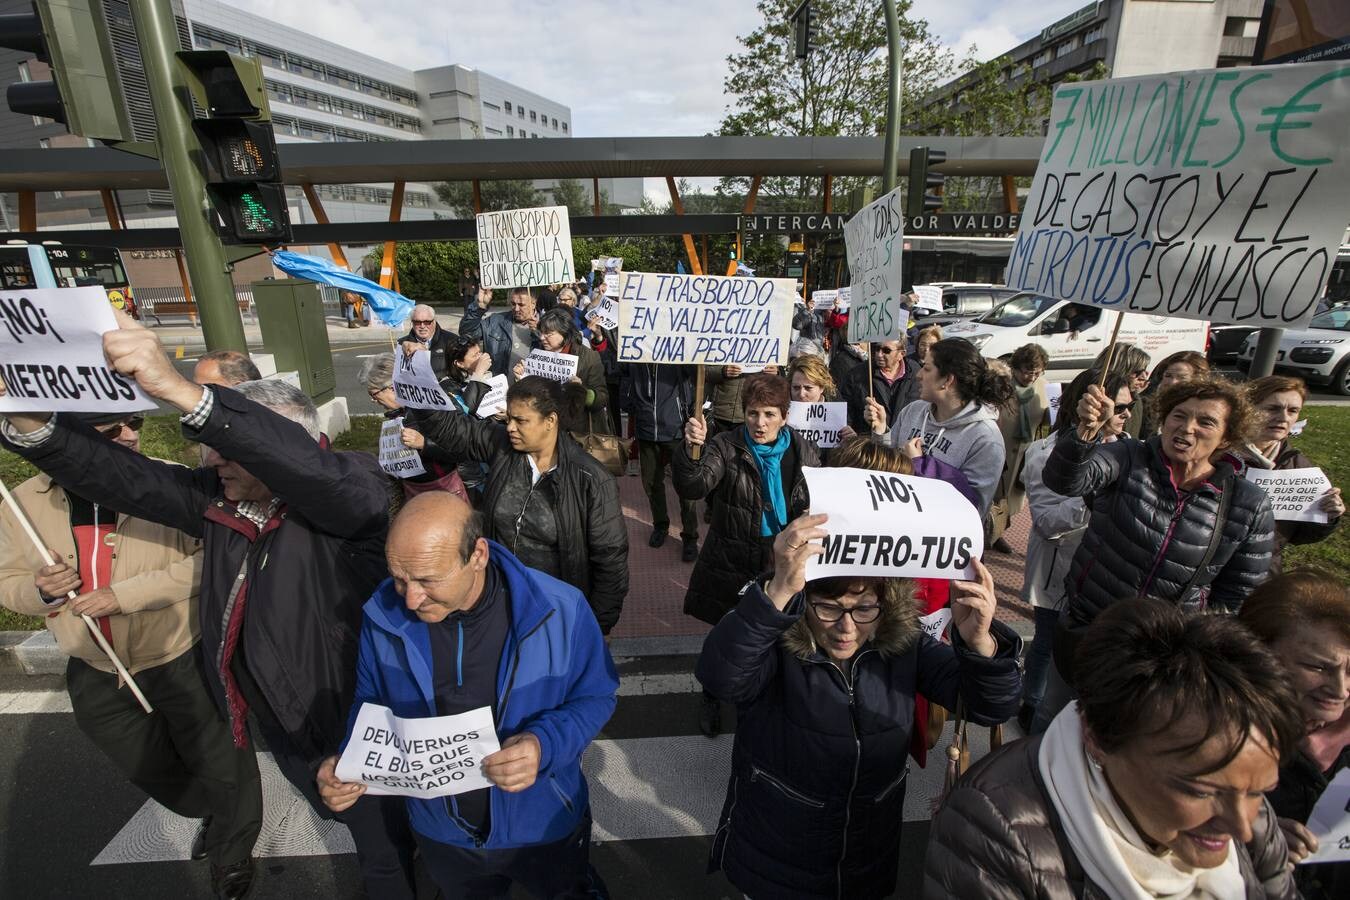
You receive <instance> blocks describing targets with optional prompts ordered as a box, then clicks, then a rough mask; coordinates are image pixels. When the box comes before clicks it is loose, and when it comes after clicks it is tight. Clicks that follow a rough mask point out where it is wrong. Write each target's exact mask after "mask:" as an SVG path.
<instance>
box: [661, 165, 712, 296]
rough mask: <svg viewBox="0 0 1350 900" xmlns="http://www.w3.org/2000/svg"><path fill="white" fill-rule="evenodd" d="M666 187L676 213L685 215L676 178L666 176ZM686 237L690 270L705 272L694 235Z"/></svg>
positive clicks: (686, 235) (682, 236) (695, 272)
mask: <svg viewBox="0 0 1350 900" xmlns="http://www.w3.org/2000/svg"><path fill="white" fill-rule="evenodd" d="M666 188H667V189H668V190H669V191H670V205H671V208H672V209H674V210H675V215H677V216H682V215H684V204H683V203H681V202H680V191H679V189H678V188H676V187H675V179H674V178H672V177H671V176H669V175H667V176H666ZM680 237H681V238H683V239H684V252H685V254H687V255H688V257H689V271H690V272H691V273H692V274H694V275H702V274H703V266H702V265H701V264H700V263H699V261H698V251H696V250H695V249H694V236H693V235H692V234H688V233H685V234H682V235H680Z"/></svg>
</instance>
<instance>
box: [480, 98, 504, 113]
mask: <svg viewBox="0 0 1350 900" xmlns="http://www.w3.org/2000/svg"><path fill="white" fill-rule="evenodd" d="M483 108H484V109H490V110H492V111H493V112H501V111H502V108H501V107H500V106H498V105H497V104H495V103H489V102H487V101H486V100H484V101H483Z"/></svg>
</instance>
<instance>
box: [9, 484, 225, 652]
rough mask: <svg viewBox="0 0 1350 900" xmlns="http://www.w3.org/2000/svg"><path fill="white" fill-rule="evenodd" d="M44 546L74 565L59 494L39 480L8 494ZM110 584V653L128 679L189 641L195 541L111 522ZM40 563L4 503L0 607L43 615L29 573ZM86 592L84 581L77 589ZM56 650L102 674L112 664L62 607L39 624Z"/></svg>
mask: <svg viewBox="0 0 1350 900" xmlns="http://www.w3.org/2000/svg"><path fill="white" fill-rule="evenodd" d="M13 493H14V499H15V500H16V501H17V502H18V504H19V506H20V507H22V508H23V510H24V512H26V513H27V514H28V516H29V519H30V520H31V521H32V523H33V527H34V528H35V529H36V530H37V533H38V535H39V536H40V537H41V538H42V540H43V541H44V542H46V544H47V546H48V547H50V548H51V549H52V550H54V551H56V553H57V555H58V556H59V558H60V559H61V561H62V562H64V563H66V564H67V565H70V566H78V565H79V561H78V559H77V557H76V546H75V535H74V533H73V532H72V531H71V528H70V507H69V504H68V503H67V500H66V492H65V491H64V490H62V489H61V487H60V486H58V485H56V484H54V483H53V482H52V480H51V479H50V478H48V477H47V476H46V475H37V476H35V477H33V478H30V479H28V480H27V481H25V482H24V483H23V484H21V485H19V487H18V488H16V489H15V490H14V492H13ZM111 550H112V554H113V561H112V584H110V585H106V586H107V587H111V588H112V591H113V593H114V594H116V595H117V600H118V603H120V604H121V606H122V610H123V614H122V615H117V616H110V617H109V619H108V623H109V625H110V626H111V630H112V637H113V649H114V650H116V651H117V655H118V656H119V657H120V658H121V660H122V662H123V663H125V664H126V666H127V668H128V669H129V670H130V671H131V672H132V674H135V673H136V672H139V671H140V670H142V669H148V668H151V667H153V666H158V665H163V664H164V663H166V662H169V661H170V660H173V659H175V658H177V657H178V656H180V655H181V654H182V653H184V652H185V651H187V650H190V649H191V648H192V647H193V645H194V644H196V642H197V587H198V583H199V581H200V579H201V542H200V541H199V540H197V539H195V538H191V537H189V536H188V535H186V534H184V533H182V532H181V531H176V530H174V529H172V528H166V527H165V526H163V525H156V524H154V523H152V522H147V521H145V520H144V519H135V518H131V517H129V516H123V515H119V516H118V517H117V533H116V535H115V537H113V539H112V544H111ZM44 565H46V563H45V562H44V561H43V560H42V558H41V557H40V556H39V555H38V552H37V550H36V548H34V547H33V544H32V542H31V541H30V540H29V539H28V537H27V535H25V534H24V532H23V529H22V527H21V526H20V525H19V521H18V519H17V518H16V517H15V515H14V513H13V511H12V510H10V509H9V507H8V504H6V505H4V506H3V507H2V508H0V605H3V606H5V607H7V608H8V609H11V610H13V611H14V612H17V613H23V614H25V615H30V616H44V617H45V616H46V615H47V613H48V612H49V611H50V608H49V607H47V606H46V605H45V604H44V603H43V602H42V600H41V599H40V598H39V597H38V590H37V587H36V586H35V585H34V583H33V578H34V575H35V574H36V573H37V571H38V569H40V568H42V567H43V566H44ZM92 588H93V585H92V584H89V583H88V582H86V583H85V584H82V585H81V586H80V589H79V590H80V592H82V593H83V592H86V591H89V590H91V589H92ZM45 621H46V623H47V628H48V629H49V630H50V631H51V632H52V634H53V635H54V636H55V638H56V642H57V643H58V644H59V645H60V646H61V649H62V650H64V651H65V652H66V653H68V654H70V655H71V656H74V657H77V658H78V659H82V660H84V661H85V662H87V663H88V664H89V665H91V666H93V667H94V668H96V669H99V670H100V671H103V672H113V671H114V669H113V666H112V663H110V662H108V658H107V657H106V656H104V654H103V651H102V650H100V649H99V647H98V645H97V644H96V643H94V639H93V637H91V636H90V634H89V630H88V629H87V628H86V627H85V624H84V622H83V621H81V619H80V617H79V616H76V615H74V614H72V613H71V612H69V611H68V610H66V609H65V608H64V607H62V608H61V611H60V612H59V613H57V614H56V615H55V616H52V617H51V618H46V619H45Z"/></svg>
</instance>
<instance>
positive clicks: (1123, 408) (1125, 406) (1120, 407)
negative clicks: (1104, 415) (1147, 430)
mask: <svg viewBox="0 0 1350 900" xmlns="http://www.w3.org/2000/svg"><path fill="white" fill-rule="evenodd" d="M1136 402H1137V401H1134V400H1131V401H1130V402H1129V403H1117V404H1116V412H1115V414H1116V415H1118V416H1123V415H1125V414H1126V413H1127V412H1129V411H1130V410H1132V409H1134V404H1135V403H1136Z"/></svg>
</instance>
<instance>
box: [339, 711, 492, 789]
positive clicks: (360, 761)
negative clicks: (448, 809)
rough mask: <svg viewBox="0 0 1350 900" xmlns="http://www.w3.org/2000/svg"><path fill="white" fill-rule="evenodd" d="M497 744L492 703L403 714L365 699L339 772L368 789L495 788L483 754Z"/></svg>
mask: <svg viewBox="0 0 1350 900" xmlns="http://www.w3.org/2000/svg"><path fill="white" fill-rule="evenodd" d="M499 749H500V747H499V744H498V742H497V730H496V728H495V727H494V725H493V720H492V707H490V706H482V707H479V708H478V709H474V710H470V711H469V712H466V713H460V714H459V715H457V716H432V717H429V718H424V719H401V718H399V717H398V716H396V715H394V713H393V711H392V710H390V709H389V708H388V707H387V706H380V705H379V704H376V703H362V704H361V710H360V711H359V712H358V713H357V714H356V723H355V724H354V725H353V726H352V733H351V738H350V739H349V740H348V742H347V748H346V749H345V750H343V751H342V757H341V758H340V759H339V760H338V764H337V770H336V775H337V777H338V778H340V779H341V780H343V781H347V782H352V783H355V784H364V785H365V786H366V793H368V794H389V795H393V796H398V797H419V798H422V799H427V798H431V797H449V796H451V795H454V794H463V793H465V792H467V791H477V790H482V789H483V788H490V787H492V782H491V781H488V779H487V776H485V775H484V774H483V758H484V757H486V756H491V755H492V754H493V753H496V752H497V750H499Z"/></svg>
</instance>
